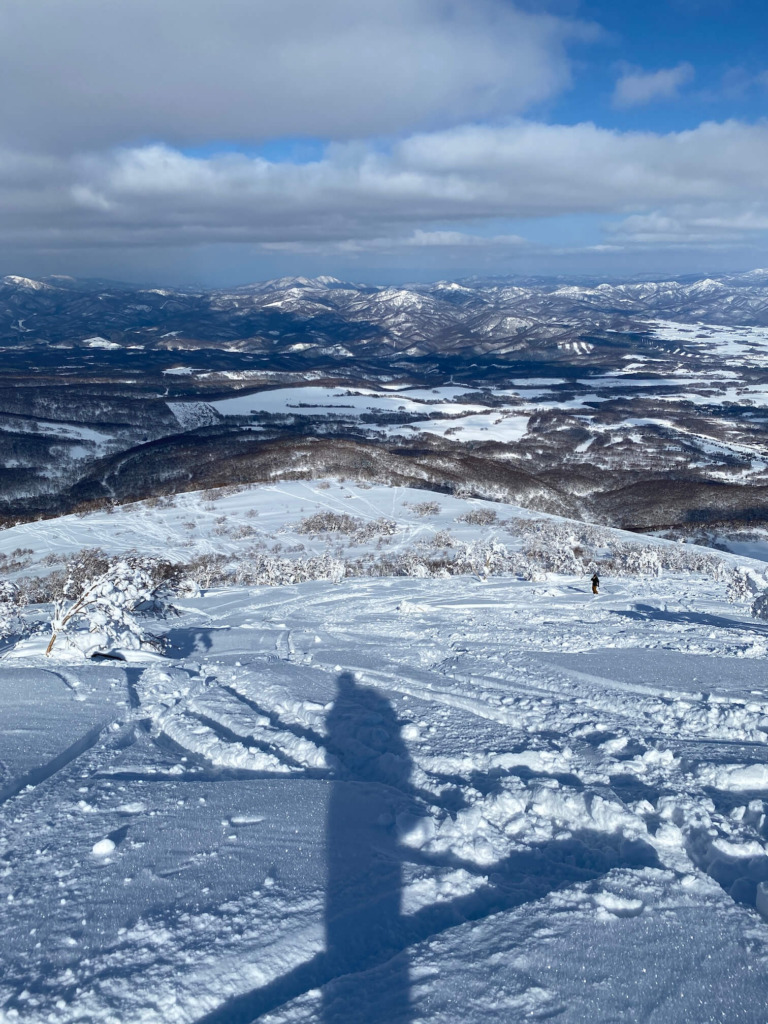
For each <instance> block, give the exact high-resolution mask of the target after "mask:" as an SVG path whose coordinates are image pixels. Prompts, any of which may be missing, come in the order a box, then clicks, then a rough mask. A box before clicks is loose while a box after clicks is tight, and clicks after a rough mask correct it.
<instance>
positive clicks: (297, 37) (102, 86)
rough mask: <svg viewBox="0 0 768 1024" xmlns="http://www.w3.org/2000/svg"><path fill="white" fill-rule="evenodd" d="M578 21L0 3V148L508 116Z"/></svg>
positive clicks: (454, 6) (343, 1)
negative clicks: (0, 98)
mask: <svg viewBox="0 0 768 1024" xmlns="http://www.w3.org/2000/svg"><path fill="white" fill-rule="evenodd" d="M590 33H594V30H593V29H590V28H589V27H588V26H586V25H585V24H584V23H581V22H577V21H575V20H572V19H565V18H559V17H554V16H551V15H546V14H532V13H529V12H525V11H522V10H519V9H517V8H516V7H515V6H514V4H513V3H510V2H508V0H322V2H318V0H122V2H121V0H66V2H64V0H3V3H2V5H0V92H1V93H2V95H3V96H4V97H5V100H4V103H3V113H2V117H1V118H0V143H3V142H4V143H5V144H6V145H16V144H19V143H20V142H21V140H24V144H26V145H34V146H36V147H37V148H40V149H43V150H44V149H46V148H48V149H50V148H55V149H58V150H59V151H67V150H70V151H76V150H77V149H78V148H83V147H94V148H101V147H105V146H111V145H121V144H123V145H124V144H129V143H137V142H146V141H147V140H158V139H159V140H163V141H164V142H166V143H170V144H174V145H179V146H185V145H191V144H193V145H204V144H208V143H209V142H210V141H211V140H226V141H228V142H239V143H253V142H256V141H259V140H263V139H269V138H274V137H289V136H309V137H313V138H336V139H349V138H357V137H365V136H371V135H381V134H397V133H400V132H403V131H408V130H412V129H413V128H417V127H430V126H431V127H434V126H438V125H441V124H442V125H445V124H455V123H457V122H460V121H462V120H465V119H475V118H484V117H487V116H499V115H502V116H506V117H508V116H510V115H511V114H514V113H517V112H520V111H522V110H524V109H525V108H526V107H528V106H529V105H530V104H531V103H535V102H537V101H539V100H542V99H546V98H548V97H550V96H552V95H553V94H555V93H557V92H558V91H559V90H561V89H563V88H564V87H566V86H567V85H568V83H569V80H570V68H569V61H568V57H567V53H566V46H567V44H568V42H569V41H570V40H572V39H576V38H584V37H585V36H588V35H589V34H590Z"/></svg>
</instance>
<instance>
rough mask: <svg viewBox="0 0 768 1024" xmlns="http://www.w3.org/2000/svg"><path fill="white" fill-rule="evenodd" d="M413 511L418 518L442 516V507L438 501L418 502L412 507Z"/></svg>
mask: <svg viewBox="0 0 768 1024" xmlns="http://www.w3.org/2000/svg"><path fill="white" fill-rule="evenodd" d="M411 510H412V511H413V512H415V513H416V515H417V516H438V515H440V506H439V505H438V503H437V502H436V501H417V502H416V504H415V505H411Z"/></svg>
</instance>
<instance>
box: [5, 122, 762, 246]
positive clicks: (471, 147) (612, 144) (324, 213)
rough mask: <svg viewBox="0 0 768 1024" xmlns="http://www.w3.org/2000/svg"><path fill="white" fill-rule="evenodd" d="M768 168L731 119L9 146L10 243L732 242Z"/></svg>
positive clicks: (758, 198) (758, 140)
mask: <svg viewBox="0 0 768 1024" xmlns="http://www.w3.org/2000/svg"><path fill="white" fill-rule="evenodd" d="M766 166H768V123H758V124H755V125H748V124H742V123H739V122H733V121H731V122H725V123H723V124H715V123H708V124H703V125H701V126H699V127H698V128H696V129H694V130H691V131H686V132H678V133H671V134H667V135H660V134H655V133H652V132H629V133H622V132H618V131H609V130H606V129H601V128H598V127H596V126H595V125H592V124H580V125H572V126H564V125H544V124H539V123H532V122H527V121H517V122H515V123H513V124H510V125H507V126H505V127H495V128H494V127H488V126H486V127H482V126H477V125H472V126H465V127H462V128H454V129H451V130H446V131H440V132H431V133H421V134H417V135H412V136H410V137H408V138H406V139H404V140H401V141H400V142H398V143H396V144H395V145H393V147H392V148H391V149H390V150H389V151H387V152H383V151H382V150H381V149H380V148H378V147H376V146H373V145H364V144H360V143H354V144H336V145H333V146H330V147H329V148H328V149H327V151H326V153H325V154H324V155H323V156H322V157H321V158H320V159H318V160H316V161H314V162H311V163H304V164H292V163H288V162H270V161H268V160H265V159H262V158H250V157H246V156H244V155H234V154H225V155H219V156H212V157H208V158H203V157H193V156H190V155H185V154H183V153H181V152H179V151H178V150H175V149H172V148H170V147H167V146H142V147H134V148H125V149H118V150H108V151H104V152H100V153H90V154H81V155H72V156H66V155H58V156H48V157H41V156H37V155H29V154H26V155H25V154H22V153H19V152H16V151H8V150H5V151H0V224H2V227H1V228H0V242H1V243H3V244H4V245H5V246H7V247H11V246H14V247H16V248H18V249H22V248H23V249H25V250H31V249H35V248H37V249H41V248H48V249H62V248H66V249H69V250H76V249H78V248H93V247H99V246H102V247H111V248H113V249H115V248H120V247H145V248H150V247H152V246H158V247H170V246H176V247H184V246H199V245H226V244H235V243H236V244H247V245H257V246H269V247H272V248H274V247H276V246H279V247H299V248H302V247H304V248H306V247H311V248H312V249H313V250H315V251H321V250H322V249H323V247H325V248H326V250H327V251H331V249H332V247H338V246H346V247H347V249H348V250H349V251H352V250H357V251H361V250H363V249H366V250H375V249H376V248H377V246H378V247H381V245H382V244H386V245H400V246H402V247H404V248H408V249H410V250H411V251H414V252H415V251H416V250H418V249H421V250H422V251H426V250H437V249H439V248H440V247H441V246H442V247H444V248H446V249H447V248H457V247H460V248H463V249H464V250H466V251H468V250H470V249H474V250H479V249H481V248H489V247H493V246H496V247H499V246H507V247H514V246H515V245H517V246H520V245H522V244H523V243H522V242H521V240H520V238H519V237H518V235H517V234H511V233H510V232H509V230H508V229H507V230H506V231H505V228H504V225H505V223H508V222H509V221H516V222H518V224H519V221H520V220H523V219H527V220H533V219H535V218H555V217H558V216H564V215H574V214H575V215H584V214H586V215H589V214H592V215H597V216H614V217H615V216H620V217H623V218H624V226H623V227H621V228H614V229H613V235H612V236H611V237H612V240H613V241H621V242H622V244H635V243H637V244H646V242H648V240H649V239H650V238H651V236H654V237H655V238H656V239H657V241H658V242H659V243H660V244H661V243H664V242H665V241H669V240H670V239H672V238H673V236H675V237H678V236H682V235H684V234H685V231H688V232H689V235H690V238H691V239H696V238H698V237H703V235H704V234H706V236H707V238H715V237H719V238H721V239H722V240H728V239H731V238H734V237H737V236H738V237H751V236H752V235H754V234H755V233H756V232H757V231H759V230H762V225H763V223H764V222H765V218H766V216H768V177H766V174H765V167H766ZM676 224H681V225H682V227H679V229H678V227H676V226H675V225H676ZM685 225H688V227H686V226H685ZM750 225H754V227H752V228H750ZM513 230H514V231H517V230H519V227H518V225H517V224H516V226H515V228H514V229H513ZM739 232H741V234H740V235H739ZM523 233H525V232H523ZM381 239H384V240H385V243H381V242H380V241H379V240H381Z"/></svg>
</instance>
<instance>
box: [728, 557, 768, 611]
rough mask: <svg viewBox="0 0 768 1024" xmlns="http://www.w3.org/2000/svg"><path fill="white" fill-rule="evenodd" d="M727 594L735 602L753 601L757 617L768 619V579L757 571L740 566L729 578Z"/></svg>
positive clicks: (752, 609)
mask: <svg viewBox="0 0 768 1024" xmlns="http://www.w3.org/2000/svg"><path fill="white" fill-rule="evenodd" d="M726 595H727V597H728V600H729V601H732V602H733V603H734V604H738V603H741V602H742V601H751V602H752V608H751V611H752V614H753V616H754V617H755V618H756V619H768V579H766V577H765V576H761V575H760V573H758V572H755V570H754V569H747V568H746V567H744V566H738V567H737V568H736V569H734V570H733V572H732V573H731V575H730V577H729V579H728V588H727V590H726Z"/></svg>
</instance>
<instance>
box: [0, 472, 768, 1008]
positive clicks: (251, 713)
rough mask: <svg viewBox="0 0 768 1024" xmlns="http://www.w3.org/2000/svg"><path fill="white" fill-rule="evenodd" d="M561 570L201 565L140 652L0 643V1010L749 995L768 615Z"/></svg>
mask: <svg viewBox="0 0 768 1024" xmlns="http://www.w3.org/2000/svg"><path fill="white" fill-rule="evenodd" d="M273 493H274V492H273ZM278 493H279V489H278ZM316 497H317V500H318V501H322V500H324V498H323V495H322V493H321V492H317V493H316ZM358 497H359V499H360V500H359V502H358V503H357V504H356V506H355V512H356V514H365V512H364V506H365V503H366V501H369V500H370V499H369V498H368V497H366V494H365V492H359V494H358ZM401 497H402V492H398V494H397V501H396V500H395V496H393V499H392V515H393V516H394V515H395V513H396V512H397V509H398V507H399V504H398V502H399V500H400V498H401ZM369 511H370V514H371V515H372V516H380V515H382V514H384V513H383V511H382V505H381V501H380V500H379V501H378V503H375V504H374V503H373V502H371V504H370V509H369ZM112 518H113V519H114V518H115V517H112ZM43 525H45V524H34V527H35V529H41V528H42V526H43ZM52 529H53V530H54V533H53V535H54V536H55V535H56V534H55V527H54V525H53V524H52ZM587 591H588V586H587V585H586V584H585V583H584V582H583V581H581V580H577V579H574V578H566V577H550V578H549V579H548V580H547V581H546V582H544V583H542V582H524V581H521V580H516V579H509V578H492V579H491V580H489V581H488V582H482V581H480V580H478V579H477V578H474V577H453V578H451V579H447V580H440V579H423V580H422V579H404V578H397V579H394V578H389V579H387V578H382V579H357V580H354V579H351V580H346V581H344V582H343V583H341V584H338V585H334V584H332V583H328V582H317V583H307V584H302V585H300V586H295V587H282V588H271V589H270V588H254V589H246V588H243V589H230V590H226V591H223V590H222V591H211V592H209V593H208V594H204V595H203V596H201V597H200V598H197V599H184V600H183V601H181V602H180V604H181V605H182V606H183V607H182V616H181V618H180V619H178V620H176V621H175V622H174V623H173V628H172V630H171V638H172V642H173V647H172V649H171V650H170V651H169V652H168V656H167V657H164V658H158V657H156V656H154V657H152V656H147V657H146V658H145V659H143V660H142V658H141V657H139V658H138V659H137V660H134V661H133V662H131V663H130V664H127V665H126V666H125V667H121V666H120V665H118V664H115V663H111V664H110V665H109V666H99V665H94V664H91V663H83V664H82V665H80V666H73V665H68V666H67V668H66V669H62V668H61V667H59V666H50V667H48V666H46V663H45V662H44V661H43V660H42V659H41V658H40V656H39V654H36V653H35V650H34V648H33V645H30V646H28V647H26V648H25V647H24V645H20V647H19V648H18V649H17V650H16V651H14V652H11V654H10V655H6V657H5V658H4V660H2V661H0V702H1V703H2V708H3V712H4V717H3V725H2V727H0V738H1V739H2V743H3V747H2V753H0V760H1V761H2V764H0V772H1V774H0V791H1V794H0V795H2V797H3V800H4V803H3V804H2V807H0V900H2V901H3V908H4V909H3V923H4V927H3V930H2V938H0V948H1V949H2V957H3V968H2V972H1V979H0V1021H2V1022H3V1024H5V1022H10V1021H23V1022H25V1024H26V1022H28V1024H38V1022H40V1024H42V1022H44V1021H45V1022H54V1024H70V1022H82V1021H89V1022H99V1024H101V1022H105V1024H112V1022H118V1021H119V1022H123V1021H131V1022H132V1024H134V1022H138V1024H156V1022H158V1024H159V1022H170V1024H176V1022H178V1024H236V1022H238V1021H241V1022H243V1024H247V1022H249V1021H252V1020H255V1019H259V1020H261V1021H266V1022H270V1024H278V1022H281V1024H298V1022H318V1021H319V1022H322V1024H342V1022H343V1024H353V1022H355V1024H357V1022H363V1021H365V1022H381V1024H385V1022H387V1024H396V1022H402V1024H405V1022H419V1021H423V1022H441V1024H442V1022H446V1024H447V1022H454V1021H460V1020H461V1021H469V1022H471V1024H474V1022H480V1021H483V1022H485V1021H494V1022H495V1021H498V1022H502V1021H503V1022H509V1021H517V1020H521V1021H522V1020H545V1019H553V1018H554V1019H557V1020H562V1021H569V1022H580V1021H584V1020H594V1021H598V1022H600V1021H605V1022H609V1021H610V1022H614V1021H648V1022H654V1024H670V1022H671V1024H676V1022H690V1024H694V1022H695V1024H703V1022H704V1021H727V1022H729V1024H731V1022H734V1024H735V1022H747V1024H759V1022H764V1021H765V1019H766V1011H765V1005H766V997H768V923H766V920H765V919H766V918H768V852H767V847H766V843H767V841H768V825H767V824H766V810H768V763H767V762H768V759H767V758H766V753H768V681H766V676H765V653H766V644H767V643H768V627H766V626H765V625H761V624H759V623H755V622H753V621H752V620H750V619H749V618H748V617H747V615H746V614H745V612H744V610H743V609H742V608H740V607H738V606H734V605H729V604H728V603H727V602H726V601H725V596H724V585H723V584H721V583H713V581H712V580H710V579H706V578H704V577H697V576H685V577H683V576H674V575H667V576H663V577H661V578H658V579H639V580H638V579H622V580H619V581H605V584H604V586H603V588H602V592H601V594H600V596H599V597H598V598H596V599H595V598H593V597H592V596H591V594H589V593H588V592H587ZM44 666H45V667H44ZM14 708H16V711H14Z"/></svg>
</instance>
